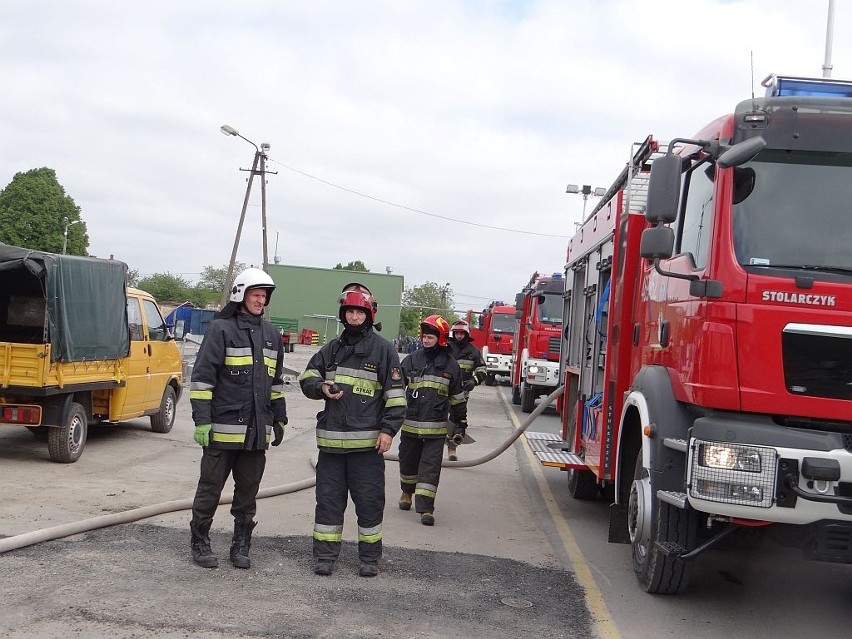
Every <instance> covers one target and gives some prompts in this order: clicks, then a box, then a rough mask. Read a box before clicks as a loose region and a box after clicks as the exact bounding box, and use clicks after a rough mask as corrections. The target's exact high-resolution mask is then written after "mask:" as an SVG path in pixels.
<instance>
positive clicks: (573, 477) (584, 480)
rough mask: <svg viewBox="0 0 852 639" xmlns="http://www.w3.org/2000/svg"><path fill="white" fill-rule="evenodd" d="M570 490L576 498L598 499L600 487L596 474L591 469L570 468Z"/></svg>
mask: <svg viewBox="0 0 852 639" xmlns="http://www.w3.org/2000/svg"><path fill="white" fill-rule="evenodd" d="M568 492H569V493H570V494H571V496H572V497H573V498H574V499H580V500H585V501H588V500H591V499H597V498H598V493H599V492H600V488H599V486H598V482H597V479H596V478H595V474H594V473H593V472H592V471H590V470H578V469H576V468H571V469H569V470H568Z"/></svg>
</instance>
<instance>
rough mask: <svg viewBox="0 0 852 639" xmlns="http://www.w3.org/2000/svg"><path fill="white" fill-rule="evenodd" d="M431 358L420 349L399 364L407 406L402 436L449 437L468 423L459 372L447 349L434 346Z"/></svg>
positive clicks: (456, 363) (424, 350)
mask: <svg viewBox="0 0 852 639" xmlns="http://www.w3.org/2000/svg"><path fill="white" fill-rule="evenodd" d="M435 348H437V349H438V352H437V353H436V354H434V356H432V357H430V355H432V354H429V353H427V352H426V349H420V350H417V351H415V352H413V353H412V354H411V355H409V356H408V357H406V358H405V359H404V360H403V361H402V374H403V376H404V377H405V380H406V402H407V404H408V407H407V409H406V413H405V421H404V422H403V423H402V433H403V435H407V436H409V437H422V438H425V439H437V438H442V439H443V438H444V437H447V436H448V435H449V436H450V437H452V435H453V432H450V431H451V430H453V431H454V430H455V429H454V427H451V426H449V424H448V423H447V418H448V417H449V420H450V422H451V423H452V424H454V425H455V426H456V427H459V428H464V427H465V426H466V423H467V401H466V400H465V394H464V390H463V389H462V372H461V368H460V367H459V364H458V362H456V360H455V359H453V357H452V356H451V355H450V354H449V351H448V349H445V348H440V347H435Z"/></svg>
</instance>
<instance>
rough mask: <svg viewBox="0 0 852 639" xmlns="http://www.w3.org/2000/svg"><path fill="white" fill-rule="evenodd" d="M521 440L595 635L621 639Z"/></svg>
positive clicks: (532, 455)
mask: <svg viewBox="0 0 852 639" xmlns="http://www.w3.org/2000/svg"><path fill="white" fill-rule="evenodd" d="M497 395H498V396H499V397H500V401H501V402H502V403H503V407H504V408H505V409H506V413H507V414H508V415H509V418H510V419H511V420H512V424H513V425H514V427H515V429H518V428H520V426H521V423H520V421H518V417H517V415H515V411H514V410H513V409H512V406H511V405H510V404H509V402H508V401H507V400H506V398H505V396H504V395H503V392H502V391H500V390H499V389H498V391H497ZM521 439H523V441H524V446H523V448H524V451H525V452H526V454H527V458H528V459H529V461H530V466H531V467H532V469H533V474H534V475H535V481H536V483H537V484H538V489H539V491H540V492H541V497H542V499H543V500H544V503H545V505H546V506H547V510H548V511H549V512H550V518H551V519H552V520H553V524H554V526H556V532H557V533H558V534H559V538H560V539H561V540H562V546H563V548H564V549H565V554H567V555H568V559H569V561H570V562H571V565H572V567H573V568H574V575H575V576H576V578H577V581H578V582H579V584H580V585H581V586H582V587H583V590H584V591H585V593H586V594H585V600H586V608H588V610H589V612H590V613H591V615H592V618H593V619H594V629H595V634H596V635H597V636H598V637H599V638H600V639H621V634H620V633H619V632H618V628H617V627H616V625H615V621H614V620H613V618H612V616H611V615H610V614H609V608H607V605H606V602H605V601H604V597H603V594H602V593H601V591H600V590H599V589H598V585H597V583H595V578H594V577H593V576H592V571H591V568H589V564H588V562H586V558H585V557H584V556H583V551H581V550H580V546H579V545H578V544H577V540H576V539H575V538H574V534H573V533H572V532H571V528H570V527H569V526H568V522H566V521H565V517H564V515H563V514H562V512H561V511H560V510H559V505H558V504H557V503H556V499H555V498H554V497H553V491H551V490H550V486H548V484H547V480H546V479H545V478H544V473H543V472H542V470H541V463H540V462H539V459H538V457H536V454H535V453H534V452H533V451H532V449H531V448H530V446H529V444H528V443H527V440H526V437H522V438H521Z"/></svg>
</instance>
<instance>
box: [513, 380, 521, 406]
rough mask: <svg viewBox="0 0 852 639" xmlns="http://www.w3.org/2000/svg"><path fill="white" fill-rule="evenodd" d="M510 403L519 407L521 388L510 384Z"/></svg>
mask: <svg viewBox="0 0 852 639" xmlns="http://www.w3.org/2000/svg"><path fill="white" fill-rule="evenodd" d="M512 403H513V404H514V405H515V406H520V404H521V387H520V386H516V385H514V384H512Z"/></svg>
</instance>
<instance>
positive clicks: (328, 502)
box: [299, 282, 405, 577]
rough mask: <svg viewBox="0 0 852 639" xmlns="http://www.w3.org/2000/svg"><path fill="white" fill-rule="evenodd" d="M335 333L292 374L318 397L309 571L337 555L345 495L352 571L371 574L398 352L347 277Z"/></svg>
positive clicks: (399, 391)
mask: <svg viewBox="0 0 852 639" xmlns="http://www.w3.org/2000/svg"><path fill="white" fill-rule="evenodd" d="M338 302H339V305H340V309H339V317H340V321H341V323H342V324H343V333H342V334H341V335H340V337H338V338H337V339H335V340H334V341H332V342H329V343H328V344H326V345H325V346H323V347H322V348H321V349H320V350H319V351H317V353H316V354H314V356H313V357H311V359H310V361H309V362H308V365H307V367H306V368H305V371H304V372H303V373H302V374H301V375H300V376H299V384H300V385H301V388H302V392H303V393H304V394H305V396H306V397H308V398H310V399H316V400H321V401H323V402H324V407H323V410H322V411H320V412H319V413H318V414H317V448H319V461H318V462H317V483H316V509H315V512H314V532H313V537H314V540H313V555H314V559H315V561H316V563H315V565H314V573H316V574H317V575H330V574H331V573H332V572H333V571H334V565H335V562H336V561H337V558H338V556H339V555H340V548H341V542H342V539H343V514H344V512H345V510H346V503H347V500H348V498H349V496H351V497H352V502H353V503H354V504H355V513H356V515H357V518H358V557H359V558H360V560H361V567H360V570H359V574H360V575H361V576H362V577H374V576H375V575H377V574H379V566H378V561H379V559H380V558H381V556H382V521H383V517H384V508H385V459H384V453H386V452H387V451H388V450H389V449H390V447H391V442H392V440H393V437H394V435H396V433H397V432H398V431H399V428H400V426H401V425H402V418H403V416H404V415H405V388H404V387H403V381H402V372H401V370H400V365H399V355H398V354H397V352H396V349H395V348H394V347H393V346H392V345H391V343H390V342H388V341H387V340H385V339H383V338H382V337H380V336H379V335H377V334H376V332H375V331H374V330H373V329H374V326H375V319H376V309H377V306H378V305H377V304H376V301H375V299H374V298H373V295H372V293H370V290H369V289H368V288H367V287H366V286H364V285H363V284H358V283H357V282H353V283H352V284H347V285H346V286H344V287H343V291H342V292H341V293H340V298H339V300H338Z"/></svg>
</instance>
